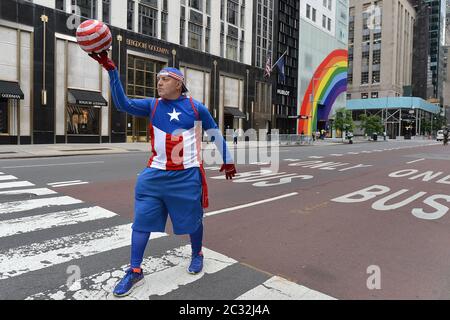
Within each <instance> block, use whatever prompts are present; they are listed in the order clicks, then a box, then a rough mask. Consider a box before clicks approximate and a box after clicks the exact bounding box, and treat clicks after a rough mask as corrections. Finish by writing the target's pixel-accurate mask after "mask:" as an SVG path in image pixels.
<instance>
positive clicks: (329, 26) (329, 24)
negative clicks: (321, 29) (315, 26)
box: [327, 18, 331, 31]
mask: <svg viewBox="0 0 450 320" xmlns="http://www.w3.org/2000/svg"><path fill="white" fill-rule="evenodd" d="M327 29H328V31H331V19H330V18H328V23H327Z"/></svg>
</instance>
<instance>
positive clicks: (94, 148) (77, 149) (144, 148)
mask: <svg viewBox="0 0 450 320" xmlns="http://www.w3.org/2000/svg"><path fill="white" fill-rule="evenodd" d="M339 140H341V139H339ZM366 142H367V141H366ZM357 143H359V142H357ZM339 144H342V141H341V142H338V141H336V140H335V139H326V140H324V141H322V140H320V141H316V142H315V143H314V144H313V145H280V148H283V147H305V146H331V145H339ZM228 146H229V148H230V149H236V148H237V149H244V148H250V149H251V148H257V147H258V142H256V141H251V142H247V143H245V142H239V143H238V145H237V146H235V145H233V143H232V142H228ZM211 148H215V145H214V144H213V143H206V142H204V143H203V149H205V150H209V149H211ZM131 152H148V153H149V152H150V143H113V144H110V143H102V144H50V145H47V144H42V145H2V146H0V159H26V158H47V157H67V156H79V155H104V154H121V153H131Z"/></svg>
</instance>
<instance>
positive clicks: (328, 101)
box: [297, 50, 348, 135]
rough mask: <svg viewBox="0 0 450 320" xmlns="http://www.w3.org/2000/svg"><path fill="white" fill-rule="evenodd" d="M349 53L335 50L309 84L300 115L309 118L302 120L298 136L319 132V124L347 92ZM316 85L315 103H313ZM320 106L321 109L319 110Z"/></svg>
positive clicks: (326, 118)
mask: <svg viewBox="0 0 450 320" xmlns="http://www.w3.org/2000/svg"><path fill="white" fill-rule="evenodd" d="M347 69H348V51H347V50H335V51H333V52H332V53H330V55H329V56H328V57H327V58H326V59H325V60H324V61H323V62H322V63H321V64H320V66H319V67H318V68H317V70H316V72H315V73H314V76H313V79H311V82H310V83H309V86H308V90H307V91H306V93H305V95H304V98H303V103H302V105H301V107H300V110H299V113H298V114H299V115H301V116H309V117H310V118H309V119H308V120H300V121H299V123H298V131H297V133H298V134H301V133H302V132H304V134H307V135H311V134H312V133H313V132H315V131H316V130H317V122H318V121H319V120H326V121H328V118H329V116H330V112H331V109H332V107H333V104H334V103H335V102H336V99H337V98H338V97H339V95H340V94H342V93H343V92H346V91H347ZM313 83H314V102H313V103H312V102H311V94H312V92H313ZM319 105H321V107H320V108H319Z"/></svg>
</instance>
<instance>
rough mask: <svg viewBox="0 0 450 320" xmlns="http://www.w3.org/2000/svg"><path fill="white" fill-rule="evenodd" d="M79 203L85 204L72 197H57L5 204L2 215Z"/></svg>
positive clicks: (1, 210)
mask: <svg viewBox="0 0 450 320" xmlns="http://www.w3.org/2000/svg"><path fill="white" fill-rule="evenodd" d="M79 203H83V201H81V200H78V199H74V198H72V197H55V198H46V199H32V200H25V201H14V202H5V203H1V204H0V215H1V214H7V213H15V212H20V211H28V210H33V209H38V208H43V207H53V206H67V205H71V204H79Z"/></svg>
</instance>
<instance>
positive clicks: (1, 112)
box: [0, 99, 8, 134]
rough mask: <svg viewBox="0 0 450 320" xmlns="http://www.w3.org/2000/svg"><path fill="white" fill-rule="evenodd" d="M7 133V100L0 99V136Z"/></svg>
mask: <svg viewBox="0 0 450 320" xmlns="http://www.w3.org/2000/svg"><path fill="white" fill-rule="evenodd" d="M2 133H3V134H7V133H8V100H6V99H0V134H2Z"/></svg>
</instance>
